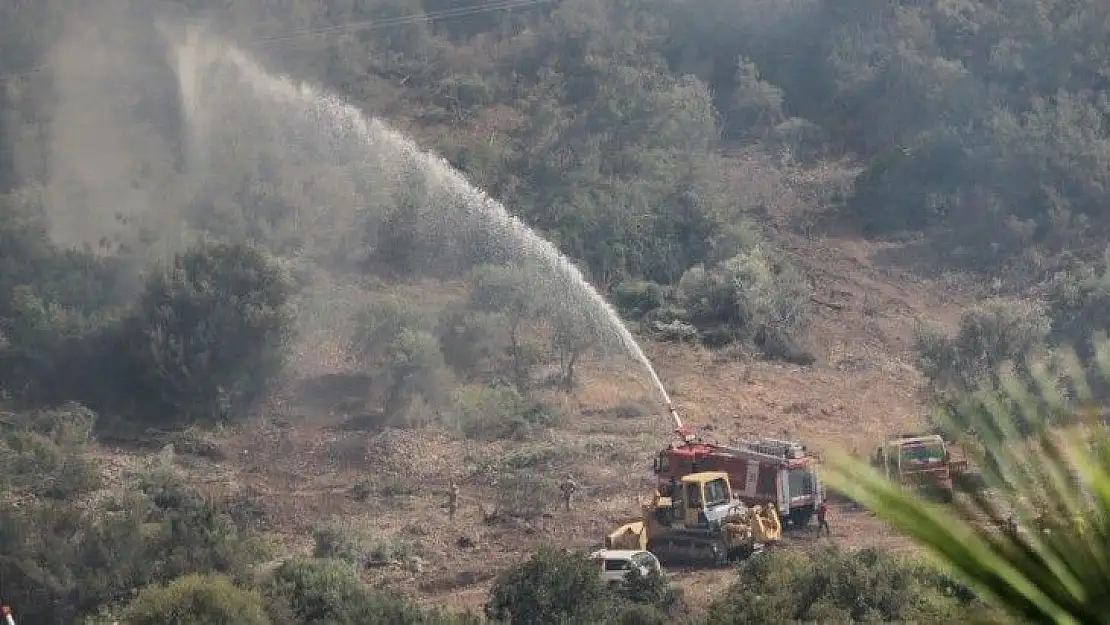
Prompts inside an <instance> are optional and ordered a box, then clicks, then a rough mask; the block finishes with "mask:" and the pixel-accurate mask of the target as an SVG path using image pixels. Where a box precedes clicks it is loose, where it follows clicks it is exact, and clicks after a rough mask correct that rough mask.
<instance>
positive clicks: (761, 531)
mask: <svg viewBox="0 0 1110 625" xmlns="http://www.w3.org/2000/svg"><path fill="white" fill-rule="evenodd" d="M641 512H642V516H641V518H640V519H637V520H635V521H630V522H628V523H624V524H623V525H621V526H620V527H618V528H617V529H615V530H614V531H613V532H612V533H610V534H609V535H608V536H606V538H605V547H606V548H607V549H642V550H647V551H650V552H652V553H654V554H655V555H656V557H658V558H659V560H660V561H663V562H665V563H668V562H669V563H697V564H704V563H712V564H714V565H720V564H727V563H728V562H731V561H733V560H738V559H743V558H746V557H748V556H750V555H751V554H752V553H754V552H756V551H758V550H760V549H762V548H763V546H764V545H766V544H769V543H775V542H778V541H779V540H781V539H782V520H781V519H780V518H779V515H778V511H777V510H776V509H775V506H774V505H773V504H770V503H769V504H767V505H754V506H747V505H745V504H744V503H743V502H742V501H740V500H739V499H736V498H734V497H733V495H732V485H731V484H730V483H729V480H728V473H725V472H723V471H703V472H699V473H691V474H688V475H684V476H682V478H681V479H679V480H673V481H672V482H671V483H670V484H669V485H667V486H665V487H663V488H662V489H658V490H656V492H655V495H654V496H653V497H652V499H651V501H649V502H647V503H644V504H643V505H642V506H641Z"/></svg>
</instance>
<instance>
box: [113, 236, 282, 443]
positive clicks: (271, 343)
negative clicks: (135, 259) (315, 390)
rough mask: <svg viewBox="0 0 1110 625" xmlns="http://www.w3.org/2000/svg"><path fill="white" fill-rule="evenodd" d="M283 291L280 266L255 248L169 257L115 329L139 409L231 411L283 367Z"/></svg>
mask: <svg viewBox="0 0 1110 625" xmlns="http://www.w3.org/2000/svg"><path fill="white" fill-rule="evenodd" d="M292 295H293V293H292V282H291V280H290V278H289V276H288V273H287V272H286V271H285V269H284V268H283V266H282V265H281V264H279V263H278V261H277V260H275V259H274V258H273V257H272V256H270V255H269V254H268V253H267V252H265V251H264V250H262V249H259V248H256V247H252V246H250V245H240V244H225V243H209V244H203V245H200V246H198V247H194V248H191V249H189V250H187V251H185V252H183V253H181V254H178V255H177V256H175V257H174V259H173V262H172V263H171V264H170V265H169V266H167V267H165V268H163V269H162V270H161V271H159V272H157V273H155V274H154V275H153V276H151V278H150V279H149V280H148V281H147V284H146V286H145V288H144V290H143V293H142V295H141V296H140V299H139V303H138V305H137V307H136V309H135V312H134V314H133V315H132V316H131V317H130V319H129V320H128V321H127V322H126V324H125V329H124V333H123V335H122V339H123V340H124V341H125V344H126V346H125V349H126V353H127V354H129V356H130V359H131V365H132V373H133V375H134V376H135V380H136V381H139V382H142V383H143V389H144V392H143V394H142V397H141V398H140V399H141V400H142V402H143V407H144V408H145V410H146V412H145V414H150V415H157V418H158V419H159V420H163V421H169V422H174V421H185V422H189V421H202V422H214V421H215V422H219V421H224V420H227V419H230V418H232V417H235V416H240V415H241V414H242V413H243V410H245V409H246V408H247V407H248V406H249V405H250V404H251V403H252V402H253V401H254V400H256V399H257V398H259V397H260V396H261V395H262V393H264V392H265V391H266V390H268V388H269V385H270V384H271V383H272V382H273V381H274V380H275V379H276V376H277V375H278V374H279V373H280V372H281V370H282V368H283V367H284V363H285V358H286V355H287V354H286V352H287V348H288V345H289V341H290V338H291V333H292V328H293V320H294V314H293V309H292V304H291V298H292ZM131 392H132V393H134V390H133V389H132V390H131Z"/></svg>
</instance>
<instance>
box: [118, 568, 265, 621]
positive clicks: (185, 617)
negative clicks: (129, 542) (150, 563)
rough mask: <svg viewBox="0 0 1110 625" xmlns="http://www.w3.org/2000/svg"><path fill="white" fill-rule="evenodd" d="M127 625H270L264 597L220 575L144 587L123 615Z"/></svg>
mask: <svg viewBox="0 0 1110 625" xmlns="http://www.w3.org/2000/svg"><path fill="white" fill-rule="evenodd" d="M123 621H124V622H125V623H127V625H196V624H198V623H205V624H209V623H211V624H212V625H269V624H270V622H271V621H270V618H269V617H268V616H267V615H266V610H265V607H264V605H263V603H262V597H261V595H259V594H258V593H257V592H255V591H253V590H244V589H242V588H238V587H236V586H235V584H233V583H232V582H231V580H229V579H227V578H225V577H221V576H204V575H186V576H184V577H181V578H178V579H176V580H174V581H172V582H170V583H169V584H168V585H165V586H151V587H147V588H144V589H143V590H142V592H140V593H139V596H138V597H136V598H135V600H134V601H132V602H131V603H130V604H129V605H128V606H127V608H126V609H125V610H124V613H123Z"/></svg>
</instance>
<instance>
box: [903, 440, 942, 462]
mask: <svg viewBox="0 0 1110 625" xmlns="http://www.w3.org/2000/svg"><path fill="white" fill-rule="evenodd" d="M943 460H944V445H943V444H941V443H909V444H906V445H903V446H902V461H903V462H907V463H909V464H937V463H939V462H942V461H943Z"/></svg>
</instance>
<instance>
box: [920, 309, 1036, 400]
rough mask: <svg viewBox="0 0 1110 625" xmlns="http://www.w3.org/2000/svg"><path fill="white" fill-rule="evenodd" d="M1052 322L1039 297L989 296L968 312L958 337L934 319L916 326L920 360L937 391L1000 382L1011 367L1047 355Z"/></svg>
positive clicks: (961, 321) (956, 389)
mask: <svg viewBox="0 0 1110 625" xmlns="http://www.w3.org/2000/svg"><path fill="white" fill-rule="evenodd" d="M1050 330H1051V322H1050V321H1049V318H1048V315H1047V312H1046V310H1045V307H1044V306H1043V305H1041V304H1040V303H1039V302H1036V301H1031V300H1023V299H1015V298H993V299H989V300H986V301H984V302H982V303H980V304H978V305H976V306H975V307H974V308H972V309H971V310H969V311H968V312H966V313H964V315H963V317H962V318H961V319H960V327H959V330H958V331H957V333H956V335H955V336H954V337H951V338H949V337H947V336H946V335H945V333H944V332H943V331H942V330H940V329H939V328H937V327H936V326H932V325H929V324H919V325H918V326H917V327H916V328H915V336H914V347H915V349H916V351H917V359H918V360H917V364H918V367H919V368H920V369H921V371H922V373H924V374H925V377H926V378H928V379H929V381H930V383H931V385H932V386H933V388H934V389H935V390H937V391H958V392H963V391H970V390H974V389H977V388H978V387H979V385H980V384H981V383H984V382H986V383H991V384H997V383H998V382H999V381H1000V379H1001V378H1000V376H1002V375H1003V374H1005V373H1006V370H1005V368H1006V367H1010V366H1012V367H1017V368H1018V370H1019V372H1020V371H1021V370H1023V369H1024V367H1026V366H1027V365H1028V364H1029V359H1030V358H1037V357H1040V356H1042V355H1044V354H1045V350H1046V347H1047V343H1048V337H1049V332H1050Z"/></svg>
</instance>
